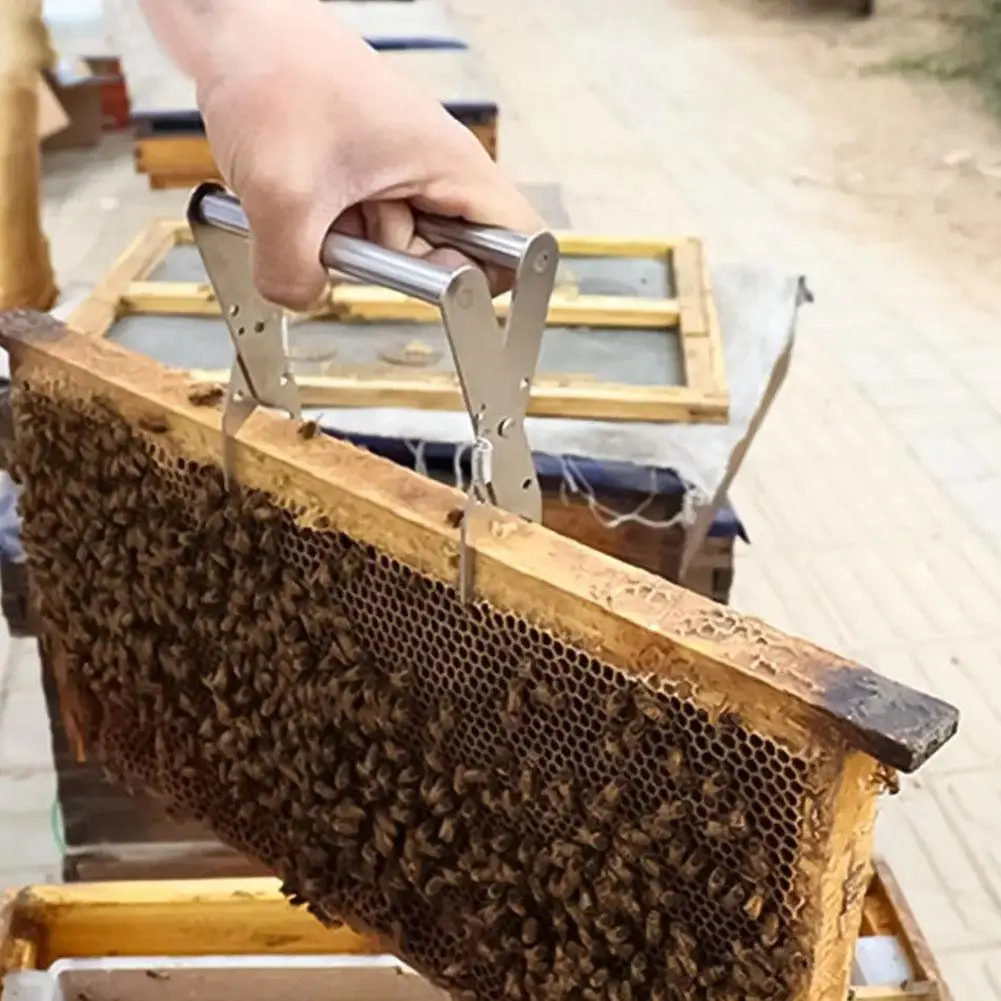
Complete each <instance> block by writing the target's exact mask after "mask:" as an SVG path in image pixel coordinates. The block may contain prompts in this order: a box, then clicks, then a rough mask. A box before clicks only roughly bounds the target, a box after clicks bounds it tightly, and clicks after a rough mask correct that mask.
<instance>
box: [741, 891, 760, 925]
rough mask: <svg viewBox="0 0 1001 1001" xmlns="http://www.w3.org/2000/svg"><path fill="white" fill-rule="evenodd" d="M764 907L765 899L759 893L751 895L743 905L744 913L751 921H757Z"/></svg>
mask: <svg viewBox="0 0 1001 1001" xmlns="http://www.w3.org/2000/svg"><path fill="white" fill-rule="evenodd" d="M764 906H765V898H764V897H763V896H762V895H761V894H760V893H752V894H751V896H749V897H748V898H747V901H746V903H745V904H744V913H745V914H746V915H747V916H748V917H749V918H750V919H751V920H752V921H757V920H758V918H759V917H761V910H762V908H763V907H764Z"/></svg>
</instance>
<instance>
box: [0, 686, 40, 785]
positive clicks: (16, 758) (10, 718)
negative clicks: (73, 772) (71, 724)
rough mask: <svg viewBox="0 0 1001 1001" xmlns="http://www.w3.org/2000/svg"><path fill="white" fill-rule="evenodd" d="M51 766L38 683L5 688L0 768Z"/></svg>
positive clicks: (0, 717) (0, 715)
mask: <svg viewBox="0 0 1001 1001" xmlns="http://www.w3.org/2000/svg"><path fill="white" fill-rule="evenodd" d="M51 767H52V745H51V738H50V736H49V723H48V712H47V709H46V706H45V697H44V694H43V692H42V687H41V685H40V684H39V685H37V686H36V687H35V688H18V689H14V690H13V691H10V692H8V693H7V696H6V698H5V700H4V703H3V706H2V709H0V770H2V771H4V772H11V771H15V772H20V771H30V770H34V769H45V768H51Z"/></svg>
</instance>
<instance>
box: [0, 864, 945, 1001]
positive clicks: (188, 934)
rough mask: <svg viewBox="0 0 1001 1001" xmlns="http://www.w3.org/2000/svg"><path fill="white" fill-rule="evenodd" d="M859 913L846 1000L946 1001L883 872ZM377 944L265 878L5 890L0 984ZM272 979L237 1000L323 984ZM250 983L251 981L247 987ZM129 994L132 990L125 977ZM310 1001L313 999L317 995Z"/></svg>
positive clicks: (161, 999)
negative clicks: (156, 960) (855, 972)
mask: <svg viewBox="0 0 1001 1001" xmlns="http://www.w3.org/2000/svg"><path fill="white" fill-rule="evenodd" d="M863 914H864V916H863V921H862V935H861V937H860V939H859V942H858V943H857V948H856V953H857V955H861V954H863V953H870V954H871V953H874V952H876V951H880V952H882V953H883V954H884V955H887V956H889V957H892V958H891V961H890V962H889V963H884V964H882V965H883V968H881V969H877V970H876V976H875V977H873V976H870V977H865V978H860V979H866V980H867V981H868V982H866V983H861V982H859V980H856V981H855V983H854V984H853V988H852V989H853V992H854V998H855V1001H906V999H908V998H923V999H925V1001H950V998H949V995H948V991H947V989H946V986H945V985H944V983H943V982H942V977H941V975H940V973H939V970H938V967H937V965H936V964H935V961H934V958H933V957H932V955H931V952H930V950H929V948H928V945H927V942H926V941H925V939H924V937H923V935H922V934H921V931H920V929H919V928H918V927H917V925H916V924H915V922H914V919H913V917H912V915H911V913H910V910H909V909H908V907H907V904H906V901H904V900H903V898H902V897H901V895H900V893H899V890H898V889H897V886H896V883H895V881H894V879H893V877H892V875H891V874H890V872H889V870H888V869H887V867H886V866H885V864H877V868H876V872H875V874H874V876H873V878H872V879H871V880H870V882H869V885H868V889H867V893H866V896H865V903H864V908H863ZM381 948H382V945H381V943H379V942H378V941H376V940H374V939H372V938H366V937H363V936H359V935H357V934H355V933H354V932H351V931H348V930H347V929H340V930H337V931H329V930H327V929H324V928H322V927H321V926H319V925H318V924H317V923H316V922H314V921H312V920H311V919H309V918H308V917H307V916H306V915H304V914H303V913H302V912H300V911H296V910H294V909H293V908H292V907H290V906H289V905H288V903H287V902H286V901H285V899H284V897H283V896H282V895H281V892H280V890H279V888H278V885H277V883H276V882H274V881H273V880H270V879H249V880H197V881H192V882H171V881H164V882H154V883H141V882H140V883H96V884H89V885H86V886H74V887H61V886H59V887H57V886H38V887H25V888H23V889H17V890H12V891H9V892H8V893H7V895H6V898H5V899H4V901H3V903H2V904H0V976H6V975H7V974H8V973H15V972H18V971H22V970H48V969H50V968H51V967H52V966H53V965H54V964H57V963H60V962H65V961H66V960H69V961H73V960H91V959H96V958H99V957H103V956H109V955H110V956H116V957H125V958H131V957H142V956H148V955H151V950H153V952H155V954H156V955H163V956H168V957H172V958H174V959H181V958H182V957H192V956H194V957H198V956H231V957H239V956H264V957H273V958H276V957H281V956H291V957H296V958H299V959H303V958H305V957H308V956H324V955H328V956H330V955H334V956H336V955H340V956H364V955H371V954H377V953H379V952H380V950H381ZM856 965H858V964H856ZM884 970H885V972H884ZM881 976H882V977H885V979H880V978H881ZM279 977H280V967H279V968H278V969H277V970H274V971H273V972H272V973H271V975H270V983H266V984H264V985H263V988H262V987H261V986H258V990H259V991H261V993H257V994H255V993H254V986H255V985H254V983H253V982H248V980H247V978H246V977H243V978H242V979H241V980H240V981H239V987H240V990H239V994H240V996H241V997H246V998H247V999H248V1001H271V999H272V998H276V999H277V998H281V997H288V996H290V995H292V994H295V996H297V997H302V996H304V988H306V987H307V986H313V987H314V989H315V988H317V987H318V986H319V985H320V984H322V983H323V980H322V979H321V978H320V977H319V976H318V975H317V974H316V973H315V972H314V973H313V975H312V976H311V977H310V978H309V980H308V984H307V983H304V981H305V980H306V978H304V977H303V976H302V974H301V971H297V970H294V969H287V970H286V972H285V976H284V978H282V979H279ZM902 977H903V979H902ZM142 979H143V981H145V982H144V983H140V985H139V986H141V987H143V988H145V991H144V994H143V996H144V997H145V996H146V993H145V992H149V991H151V990H155V991H156V993H155V995H153V1001H173V996H172V994H171V992H170V987H171V978H170V977H169V976H168V977H161V978H142ZM259 979H260V978H259V975H258V977H256V978H255V980H257V981H259ZM95 980H97V982H96V983H95ZM235 981H236V978H231V979H227V978H226V977H224V976H223V977H217V978H215V981H214V986H216V988H217V989H218V990H219V991H220V996H222V997H231V996H233V992H234V987H235V986H236V984H235ZM114 983H115V981H114V980H109V979H107V978H102V979H97V978H92V979H91V982H90V983H89V984H88V985H87V989H86V991H85V993H86V995H87V996H88V997H90V998H91V999H92V1001H106V999H107V1001H111V997H109V996H108V994H107V993H102V988H104V991H105V992H107V991H108V989H109V987H110V986H111V984H114ZM130 986H131V987H133V988H134V987H135V986H136V983H135V981H134V980H133V981H132V982H131V984H130ZM201 986H204V985H201ZM329 986H331V985H330V984H329V981H328V990H327V992H326V996H330V994H331V992H330V990H329ZM311 993H312V992H310V994H311ZM262 994H263V996H262ZM317 994H318V996H321V997H322V996H324V995H323V993H322V992H320V991H317ZM112 996H120V993H118V994H116V995H112ZM130 996H132V997H138V994H130ZM199 996H200V997H204V996H205V994H204V993H202V994H200V995H199ZM336 996H337V997H338V998H339V999H340V1001H355V998H354V996H353V995H351V994H348V993H345V992H344V991H343V990H340V991H338V992H337V994H336ZM383 1001H385V999H383Z"/></svg>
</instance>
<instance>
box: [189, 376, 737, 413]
mask: <svg viewBox="0 0 1001 1001" xmlns="http://www.w3.org/2000/svg"><path fill="white" fill-rule="evenodd" d="M325 368H326V369H327V371H329V372H330V373H331V374H329V375H308V374H306V375H299V376H296V383H297V385H298V386H299V395H300V398H301V400H302V403H303V406H306V407H316V408H320V409H322V408H323V407H403V408H410V409H414V410H449V411H453V412H456V411H462V409H463V407H464V404H463V402H462V394H461V391H460V389H459V382H458V379H457V378H456V376H455V375H453V374H450V373H437V374H436V373H433V372H413V373H407V374H406V375H393V374H386V373H384V372H380V371H379V370H378V369H375V368H367V367H365V368H363V367H362V366H348V365H339V364H336V363H327V364H326V365H325ZM189 375H190V377H191V379H192V380H193V381H194V382H196V383H202V384H222V383H224V382H226V381H228V377H229V375H228V372H225V371H222V370H220V369H214V370H213V369H210V370H201V369H192V370H191V371H190V372H189ZM528 414H529V416H532V417H570V418H580V419H588V420H607V421H617V420H622V421H650V422H667V423H675V422H679V423H680V422H691V423H695V422H697V423H704V424H712V423H724V422H725V421H726V403H725V401H708V400H707V399H706V397H705V396H704V395H703V394H702V393H699V392H698V391H696V390H692V389H688V388H686V387H684V386H663V387H657V386H631V385H624V384H617V383H609V382H597V381H594V382H588V381H586V379H585V378H584V377H580V376H573V375H567V376H565V377H563V378H562V379H558V380H557V379H546V378H538V379H536V380H535V381H534V382H533V383H532V390H531V396H530V398H529V403H528Z"/></svg>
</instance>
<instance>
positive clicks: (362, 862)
mask: <svg viewBox="0 0 1001 1001" xmlns="http://www.w3.org/2000/svg"><path fill="white" fill-rule="evenodd" d="M0 343H2V344H3V345H4V346H5V347H7V348H8V349H9V350H10V352H11V358H12V369H13V372H14V416H15V447H14V450H15V456H16V464H17V472H18V475H19V477H20V478H21V481H22V483H23V486H24V497H23V517H24V542H25V546H26V549H27V552H28V554H29V561H30V567H31V572H32V575H33V582H34V585H35V587H36V589H37V593H38V596H39V600H40V611H41V618H42V620H43V622H44V628H45V630H46V632H47V636H48V640H49V642H50V645H51V648H52V651H53V659H54V662H55V665H56V670H57V671H58V672H59V673H60V674H61V675H62V684H63V691H64V692H69V693H70V694H71V696H72V700H73V703H74V704H73V707H72V712H73V717H74V720H75V726H76V728H77V729H78V731H79V734H80V736H81V737H82V739H83V742H84V744H85V745H86V746H87V747H88V748H89V749H90V750H92V751H93V752H94V753H95V755H96V756H97V757H98V758H99V759H101V760H103V761H104V762H105V763H106V764H107V766H108V767H109V769H111V770H112V771H113V772H114V773H116V774H118V775H120V776H121V777H122V778H123V779H125V780H126V781H128V782H131V783H133V784H135V785H138V786H142V787H144V788H148V789H151V790H153V791H155V792H158V793H160V794H161V795H163V796H165V797H166V798H167V799H168V801H169V802H170V803H171V804H172V805H173V807H174V808H175V809H177V810H180V811H183V812H188V813H191V814H193V815H194V816H196V817H197V818H199V819H202V820H204V821H206V822H207V823H208V824H209V826H211V827H212V828H213V830H214V831H215V832H216V833H217V834H218V835H219V836H220V837H222V838H223V839H224V840H226V841H228V842H229V843H231V844H233V845H234V846H236V847H238V848H239V849H241V850H243V851H246V852H247V853H248V854H250V855H253V856H254V857H256V858H258V859H260V860H261V861H263V862H264V863H266V864H267V865H269V866H270V867H272V868H273V869H274V870H275V871H276V872H277V873H278V874H279V875H280V876H281V877H282V878H283V879H284V880H285V884H286V889H287V892H288V893H289V894H290V896H291V897H292V898H293V900H294V901H300V902H305V903H308V904H309V905H310V907H311V908H312V909H313V911H314V913H316V914H317V916H318V917H320V918H321V919H322V920H328V921H333V920H336V919H339V918H343V919H345V920H347V921H348V922H349V923H351V924H352V925H355V926H358V927H361V928H365V929H370V930H372V931H374V932H376V933H378V934H380V935H382V936H385V937H386V938H387V939H388V940H389V941H390V943H391V946H392V948H393V949H394V950H396V951H397V952H398V953H399V954H400V955H401V956H403V957H404V958H405V959H407V960H408V961H410V962H411V963H413V964H414V965H415V966H416V967H417V968H418V969H420V970H421V971H422V972H425V973H426V974H428V975H429V976H430V977H431V978H432V979H434V980H435V981H436V982H437V983H439V984H442V985H443V986H446V987H448V988H449V989H451V990H452V991H453V992H455V993H457V994H462V995H463V996H468V997H470V998H472V997H477V998H481V999H483V1001H494V999H497V1001H499V999H501V998H511V999H518V998H526V999H527V998H535V997H539V998H541V997H545V998H547V999H548V998H582V999H587V1001H591V999H592V998H600V999H605V998H607V999H609V1001H628V999H630V998H640V997H650V998H665V999H666V998H678V999H681V998H684V999H686V1001H688V999H700V998H705V999H707V1001H729V999H733V1001H737V999H738V998H739V999H742V1001H743V999H765V998H773V999H779V998H782V999H793V1001H807V999H809V1001H822V999H835V998H837V999H839V1001H840V999H841V998H843V997H844V993H845V990H846V986H847V980H848V975H849V971H850V965H851V957H852V952H853V948H854V941H855V938H856V936H857V933H858V928H859V923H860V920H861V913H862V901H863V896H864V890H865V886H866V884H867V880H868V878H869V875H870V859H871V849H872V829H873V822H874V817H875V809H876V799H877V796H878V794H879V791H880V789H881V788H882V787H883V786H884V784H885V782H886V781H887V780H888V778H889V777H890V776H891V775H892V771H893V770H894V769H903V770H905V771H910V770H913V769H914V768H916V767H918V766H919V765H920V764H921V763H922V762H923V761H924V760H925V759H926V758H927V757H928V755H930V754H931V753H933V752H934V751H935V750H936V749H937V748H938V747H939V746H940V745H941V744H942V743H943V742H944V741H945V740H946V739H948V737H949V736H951V734H952V733H953V732H954V730H955V727H956V721H957V717H956V713H955V711H954V710H953V709H952V708H951V707H949V706H946V705H944V704H943V703H941V702H938V701H937V700H935V699H932V698H929V697H926V696H923V695H920V694H919V693H916V692H914V691H912V690H910V689H907V688H905V687H903V686H900V685H897V684H895V683H893V682H891V681H888V680H886V679H884V678H881V677H879V676H878V675H876V674H874V673H873V672H871V671H869V670H867V669H865V668H862V667H859V666H857V665H855V664H852V663H849V662H847V661H844V660H841V659H839V658H838V657H836V656H834V655H833V654H829V653H826V652H824V651H822V650H819V649H817V648H816V647H814V646H812V645H811V644H809V643H807V642H805V641H803V640H799V639H795V638H793V637H789V636H785V635H783V634H781V633H779V632H778V631H776V630H774V629H771V628H770V627H768V626H767V625H765V624H764V623H762V622H759V621H757V620H754V619H751V618H747V617H745V616H742V615H740V614H738V613H736V612H734V611H732V610H729V609H726V608H721V607H719V606H717V605H714V604H712V603H711V602H708V601H706V600H704V599H701V598H698V597H696V596H694V595H692V594H690V593H688V592H686V591H684V590H682V589H679V588H677V587H675V586H673V585H670V584H668V583H666V582H664V581H662V580H660V579H658V578H656V577H654V576H652V575H649V574H646V573H644V572H642V571H639V570H636V569H634V568H631V567H627V566H625V565H623V564H620V563H618V562H617V561H615V560H612V559H609V558H607V557H604V556H602V555H600V554H598V553H595V552H593V551H591V550H588V549H586V548H584V547H582V546H580V545H578V544H576V543H574V542H571V541H569V540H567V539H564V538H562V537H560V536H558V535H556V534H554V533H552V532H549V531H547V530H545V529H543V528H541V527H539V526H535V525H530V524H527V523H525V522H522V521H520V520H518V519H515V518H512V517H510V516H507V515H505V514H503V513H501V512H495V511H490V512H481V515H480V517H478V518H477V519H475V521H474V522H473V524H472V525H471V526H470V534H471V538H472V540H473V542H474V544H475V546H476V550H477V577H476V582H477V594H476V601H475V603H474V604H472V605H471V606H463V605H462V604H461V603H460V602H459V600H458V598H457V594H456V590H455V584H456V577H457V563H458V528H457V518H456V515H457V512H459V511H460V510H461V506H462V497H461V495H460V494H459V493H457V492H456V491H455V490H453V489H451V488H449V487H446V486H443V485H441V484H436V483H434V482H431V481H429V480H427V479H425V478H423V477H421V476H419V475H417V474H414V473H412V472H409V471H407V470H403V469H401V468H399V467H398V466H396V465H394V464H392V463H390V462H388V461H386V460H382V459H379V458H376V457H374V456H371V455H369V454H367V453H364V452H362V451H360V450H358V449H355V448H353V447H351V446H347V445H345V444H342V443H338V442H336V441H333V440H330V439H327V438H325V437H322V436H318V437H312V436H310V435H309V434H308V433H303V429H302V428H300V427H298V426H297V425H296V424H295V423H294V422H291V421H289V420H287V419H284V418H281V417H279V416H277V415H273V414H268V413H263V412H259V413H257V414H255V415H254V416H253V417H252V418H251V419H250V421H249V422H248V423H247V425H245V427H244V430H243V431H242V432H241V435H240V441H239V445H238V453H237V467H236V476H237V480H238V482H239V484H240V486H239V488H234V489H230V490H228V491H227V490H226V489H225V488H224V486H223V483H222V476H221V471H220V468H219V461H218V460H219V455H220V450H221V446H220V433H219V412H218V409H217V407H216V406H214V405H205V404H206V400H205V397H204V393H200V394H195V399H193V398H192V392H191V389H192V386H191V382H190V377H189V376H187V375H186V374H185V373H181V372H172V371H170V370H168V369H165V368H164V367H163V366H161V365H159V364H157V363H156V362H153V361H151V360H149V359H147V358H143V357H139V356H137V355H134V354H131V353H130V352H127V351H125V350H123V349H122V348H120V347H118V346H116V345H114V344H111V343H108V342H107V341H104V340H102V339H95V338H92V337H86V336H84V335H81V334H78V333H75V332H73V331H71V330H68V329H66V328H64V327H62V326H60V325H58V324H56V323H55V322H53V321H52V320H50V319H48V318H45V317H39V316H37V315H34V314H24V313H19V314H8V316H6V317H4V318H2V320H0Z"/></svg>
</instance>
